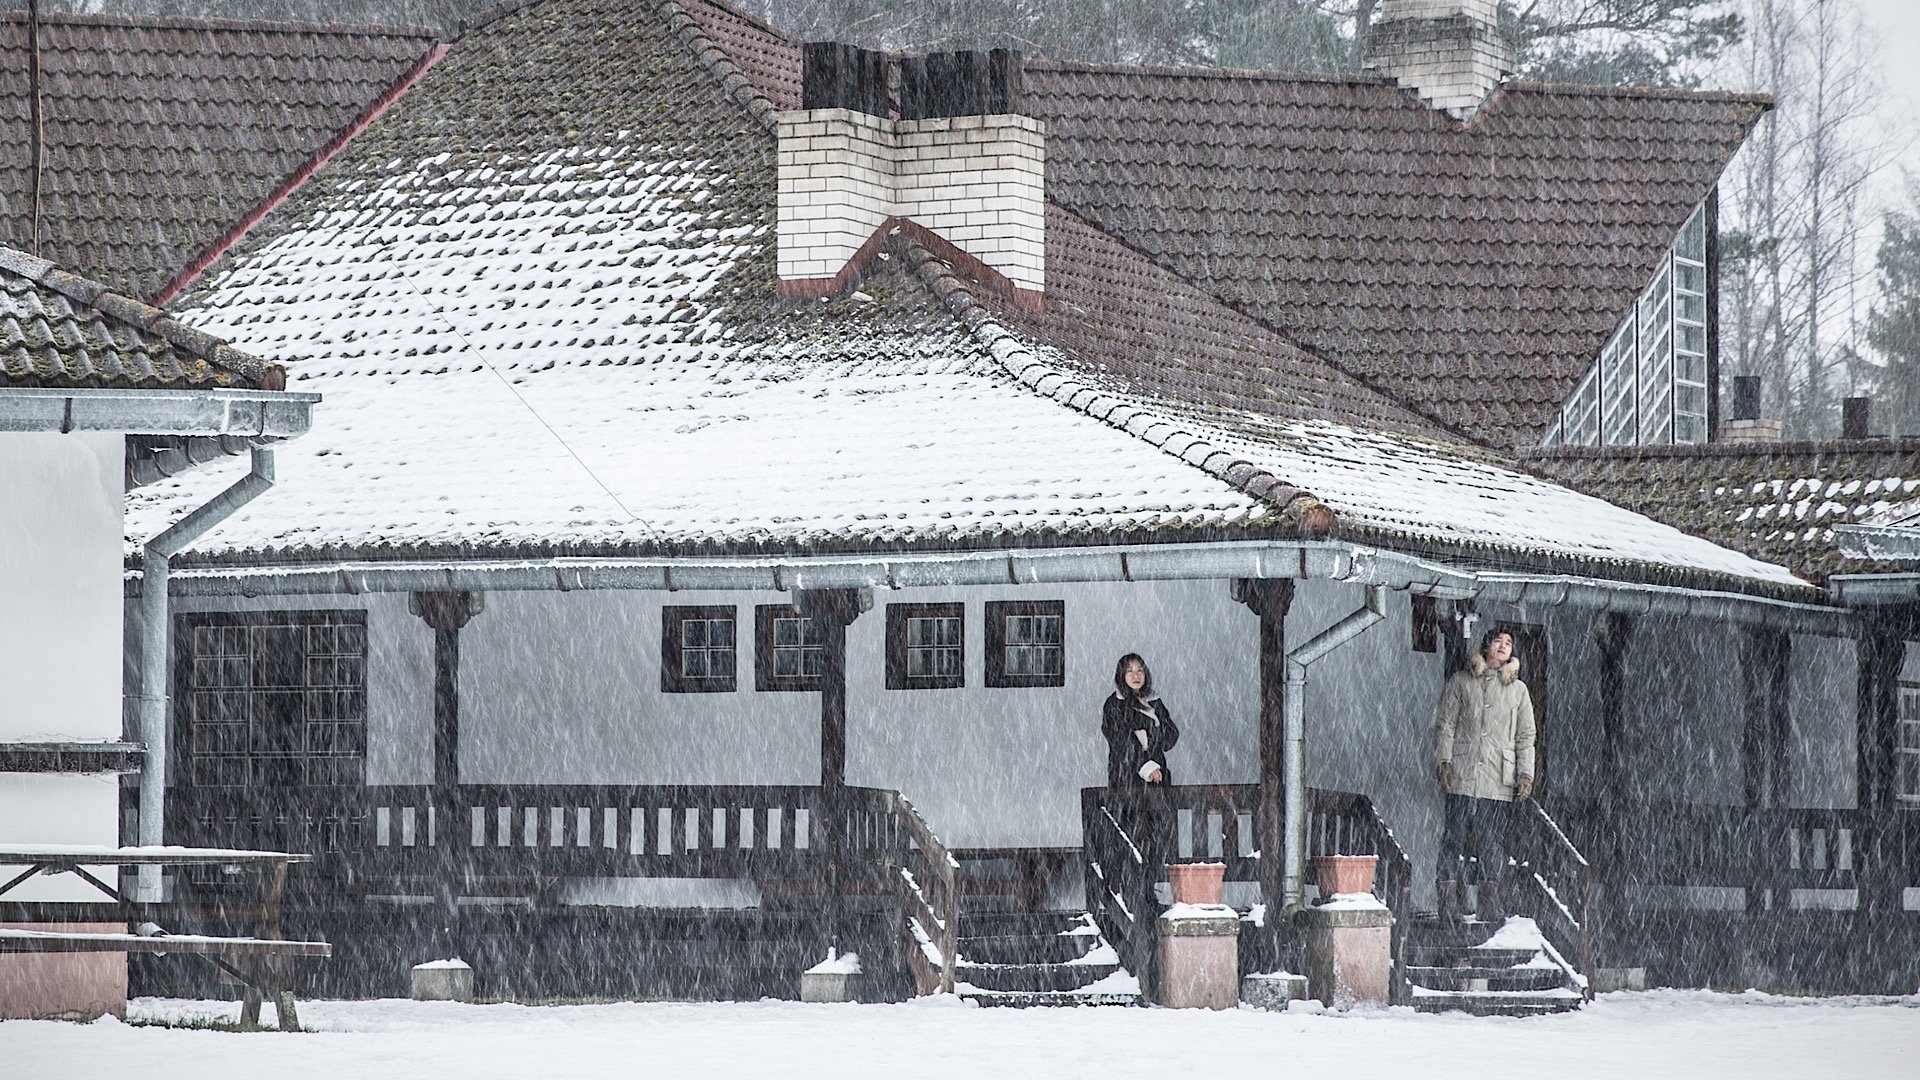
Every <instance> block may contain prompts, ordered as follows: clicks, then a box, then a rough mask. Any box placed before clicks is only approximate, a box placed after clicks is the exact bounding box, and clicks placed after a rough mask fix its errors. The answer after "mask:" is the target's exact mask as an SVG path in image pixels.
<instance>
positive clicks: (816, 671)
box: [800, 649, 827, 677]
mask: <svg viewBox="0 0 1920 1080" xmlns="http://www.w3.org/2000/svg"><path fill="white" fill-rule="evenodd" d="M800 673H801V674H802V675H807V676H813V677H818V676H821V675H825V674H826V673H827V650H825V649H802V650H800Z"/></svg>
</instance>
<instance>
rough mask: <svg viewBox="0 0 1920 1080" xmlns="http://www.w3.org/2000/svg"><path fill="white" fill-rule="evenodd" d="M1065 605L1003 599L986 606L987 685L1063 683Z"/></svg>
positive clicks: (1040, 601) (1056, 601) (1065, 679)
mask: <svg viewBox="0 0 1920 1080" xmlns="http://www.w3.org/2000/svg"><path fill="white" fill-rule="evenodd" d="M1065 623H1066V604H1065V603H1064V602H1062V601H1059V600H1003V601H1000V602H997V603H991V604H988V605H987V685H988V686H1064V685H1066V681H1067V660H1066V648H1065V645H1064V644H1063V639H1062V636H1061V635H1062V630H1063V629H1064V626H1065Z"/></svg>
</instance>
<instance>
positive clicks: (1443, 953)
mask: <svg viewBox="0 0 1920 1080" xmlns="http://www.w3.org/2000/svg"><path fill="white" fill-rule="evenodd" d="M962 955H965V954H964V952H963V953H962ZM1535 955H1537V954H1536V952H1535V950H1533V949H1482V948H1479V947H1478V946H1464V945H1421V944H1418V943H1414V942H1409V943H1408V945H1407V965H1408V966H1409V967H1459V966H1461V965H1462V964H1464V965H1466V966H1468V967H1487V968H1504V967H1513V966H1514V965H1516V964H1524V963H1527V962H1528V961H1530V960H1532V959H1533V958H1534V956H1535Z"/></svg>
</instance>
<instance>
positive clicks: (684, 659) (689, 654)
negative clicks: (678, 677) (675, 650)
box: [680, 649, 707, 679]
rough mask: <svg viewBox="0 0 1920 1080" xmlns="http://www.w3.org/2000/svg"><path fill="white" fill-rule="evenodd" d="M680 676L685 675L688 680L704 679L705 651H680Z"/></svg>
mask: <svg viewBox="0 0 1920 1080" xmlns="http://www.w3.org/2000/svg"><path fill="white" fill-rule="evenodd" d="M680 674H682V675H685V676H686V677H688V678H690V679H704V678H706V677H707V650H705V649H682V650H680Z"/></svg>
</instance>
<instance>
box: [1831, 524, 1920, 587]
mask: <svg viewBox="0 0 1920 1080" xmlns="http://www.w3.org/2000/svg"><path fill="white" fill-rule="evenodd" d="M1833 535H1834V537H1835V538H1836V539H1837V540H1839V541H1840V554H1842V555H1845V556H1846V557H1847V558H1849V559H1871V560H1873V561H1874V562H1911V561H1913V560H1915V559H1920V529H1917V528H1915V527H1914V526H1912V525H1835V526H1834V527H1833ZM1850 576H1851V575H1850ZM1861 576H1864V575H1861Z"/></svg>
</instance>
